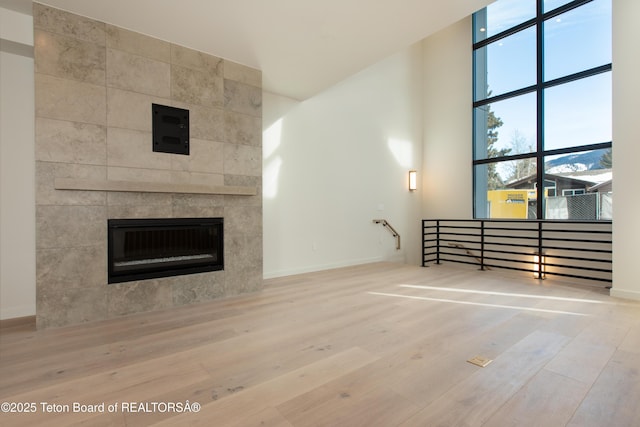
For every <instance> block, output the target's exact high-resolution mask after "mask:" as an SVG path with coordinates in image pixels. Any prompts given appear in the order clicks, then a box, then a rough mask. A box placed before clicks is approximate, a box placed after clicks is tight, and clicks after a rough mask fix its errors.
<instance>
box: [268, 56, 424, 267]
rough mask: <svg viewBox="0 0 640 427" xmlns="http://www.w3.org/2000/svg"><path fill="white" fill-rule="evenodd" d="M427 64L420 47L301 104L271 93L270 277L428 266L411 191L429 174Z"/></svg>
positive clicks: (418, 196)
mask: <svg viewBox="0 0 640 427" xmlns="http://www.w3.org/2000/svg"><path fill="white" fill-rule="evenodd" d="M420 58H421V51H420V46H419V45H416V46H413V47H411V48H408V49H406V50H404V51H402V52H399V53H398V54H396V55H393V56H392V57H390V58H388V59H386V60H384V61H382V62H380V63H377V64H375V65H373V66H371V67H370V68H368V69H366V70H364V71H362V72H360V73H358V74H356V75H354V76H352V77H350V78H348V79H346V80H345V81H343V82H341V83H340V84H338V85H337V86H335V87H332V88H330V89H328V90H327V91H325V92H323V93H321V94H320V95H318V96H316V97H314V98H311V99H309V100H306V101H304V102H300V103H297V102H295V101H293V100H287V99H285V98H282V97H279V96H276V95H272V94H265V96H264V97H263V112H264V113H263V114H264V123H263V127H264V129H265V133H264V137H263V145H264V164H263V171H264V172H263V180H264V184H263V185H264V189H263V194H264V273H265V277H276V276H283V275H288V274H294V273H300V272H306V271H315V270H321V269H326V268H332V267H339V266H345V265H355V264H359V263H365V262H372V261H379V260H397V261H402V262H408V263H413V264H418V263H419V262H420V206H421V194H420V190H419V191H417V192H414V193H411V192H409V191H408V188H407V181H408V171H409V169H418V171H419V173H420V174H421V173H422V170H421V169H422V167H421V159H422V152H421V147H422V126H421V113H420V111H421V93H422V89H421V82H422V77H421V60H420ZM374 218H384V219H387V220H388V221H389V222H390V223H391V225H392V226H393V227H394V228H396V230H397V231H398V232H399V233H400V235H401V238H402V241H401V243H402V249H401V250H400V251H397V250H396V249H395V240H394V238H393V236H392V235H391V234H390V233H389V232H388V231H387V230H386V229H384V228H383V227H382V226H380V225H375V224H373V222H372V220H373V219H374Z"/></svg>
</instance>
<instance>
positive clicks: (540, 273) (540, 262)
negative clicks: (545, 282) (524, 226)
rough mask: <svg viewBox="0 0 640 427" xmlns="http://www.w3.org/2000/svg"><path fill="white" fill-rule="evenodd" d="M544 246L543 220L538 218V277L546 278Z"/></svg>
mask: <svg viewBox="0 0 640 427" xmlns="http://www.w3.org/2000/svg"><path fill="white" fill-rule="evenodd" d="M542 251H543V246H542V221H541V220H538V279H539V280H542V279H544V274H543V271H544V269H543V268H542V265H543V264H544V256H543V252H542Z"/></svg>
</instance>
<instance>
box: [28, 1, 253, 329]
mask: <svg viewBox="0 0 640 427" xmlns="http://www.w3.org/2000/svg"><path fill="white" fill-rule="evenodd" d="M34 27H35V29H34V31H35V54H34V55H35V87H36V118H35V120H36V182H37V189H36V205H37V206H36V247H37V255H36V256H37V260H36V261H37V264H36V271H37V283H36V289H37V305H36V318H37V325H38V327H39V328H46V327H52V326H62V325H69V324H75V323H81V322H87V321H94V320H101V319H107V318H112V317H117V316H123V315H128V314H133V313H138V312H143V311H150V310H157V309H163V308H169V307H175V306H181V305H185V304H193V303H198V302H203V301H207V300H211V299H213V298H218V297H222V296H229V295H235V294H240V293H244V292H252V291H256V290H259V289H261V287H262V199H261V187H262V179H261V176H262V131H261V115H262V110H261V99H262V90H261V74H260V72H259V71H258V70H254V69H250V68H248V67H245V66H242V65H239V64H235V63H232V62H229V61H226V60H223V59H220V58H216V57H214V56H211V55H206V54H203V53H201V52H197V51H194V50H191V49H187V48H184V47H181V46H177V45H175V44H171V43H168V42H165V41H161V40H157V39H153V38H151V37H148V36H144V35H141V34H137V33H133V32H131V31H127V30H124V29H121V28H118V27H114V26H112V25H109V24H105V23H101V22H97V21H94V20H91V19H87V18H84V17H80V16H77V15H73V14H70V13H67V12H63V11H60V10H57V9H52V8H49V7H47V6H43V5H40V4H37V3H34ZM152 104H160V105H166V106H171V107H178V108H181V109H185V110H188V111H189V113H190V125H189V126H190V140H189V143H190V150H189V155H181V154H169V153H162V152H154V151H153V150H152V142H151V140H152V123H151V122H152V120H151V119H152V117H151V106H152ZM146 218H154V219H157V218H160V219H162V218H224V242H223V243H224V244H223V247H224V253H223V257H224V269H217V270H214V271H204V272H197V273H193V274H181V275H175V276H171V277H159V278H144V279H140V280H127V281H122V282H118V283H112V284H108V281H109V280H108V267H107V264H108V254H107V242H108V227H107V223H108V220H109V219H146Z"/></svg>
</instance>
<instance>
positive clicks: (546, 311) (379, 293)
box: [367, 292, 590, 316]
mask: <svg viewBox="0 0 640 427" xmlns="http://www.w3.org/2000/svg"><path fill="white" fill-rule="evenodd" d="M367 293H368V294H369V295H378V296H385V297H394V298H406V299H413V300H420V301H433V302H446V303H451V304H462V305H474V306H481V307H491V308H506V309H510V310H522V311H534V312H537V313H553V314H566V315H570V316H590V315H589V314H584V313H575V312H572V311H563V310H549V309H544V308H532V307H521V306H517V305H502V304H487V303H480V302H471V301H458V300H452V299H444V298H429V297H418V296H413V295H400V294H389V293H385V292H367Z"/></svg>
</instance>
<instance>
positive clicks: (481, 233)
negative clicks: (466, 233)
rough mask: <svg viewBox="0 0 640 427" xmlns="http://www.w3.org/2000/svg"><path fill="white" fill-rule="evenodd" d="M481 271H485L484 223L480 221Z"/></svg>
mask: <svg viewBox="0 0 640 427" xmlns="http://www.w3.org/2000/svg"><path fill="white" fill-rule="evenodd" d="M480 270H484V221H482V220H481V221H480Z"/></svg>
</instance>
